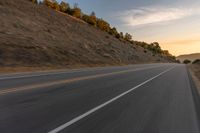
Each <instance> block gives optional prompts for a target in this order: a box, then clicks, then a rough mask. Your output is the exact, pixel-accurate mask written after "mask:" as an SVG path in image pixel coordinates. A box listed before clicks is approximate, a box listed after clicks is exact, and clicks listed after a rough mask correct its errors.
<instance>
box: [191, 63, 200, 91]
mask: <svg viewBox="0 0 200 133" xmlns="http://www.w3.org/2000/svg"><path fill="white" fill-rule="evenodd" d="M188 67H189V70H190V73H191V75H192V77H193V80H194V82H195V83H196V86H197V88H198V91H199V94H200V63H199V64H191V65H189V66H188Z"/></svg>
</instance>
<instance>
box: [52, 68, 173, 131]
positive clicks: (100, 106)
mask: <svg viewBox="0 0 200 133" xmlns="http://www.w3.org/2000/svg"><path fill="white" fill-rule="evenodd" d="M173 68H175V66H174V67H172V68H169V69H167V70H165V71H163V72H161V73H160V74H158V75H156V76H154V77H152V78H150V79H148V80H146V81H144V82H143V83H141V84H139V85H137V86H135V87H133V88H132V89H130V90H128V91H126V92H124V93H122V94H120V95H118V96H116V97H114V98H112V99H110V100H109V101H107V102H105V103H103V104H101V105H99V106H97V107H95V108H93V109H91V110H89V111H87V112H86V113H84V114H82V115H80V116H78V117H76V118H74V119H72V120H70V121H69V122H67V123H65V124H63V125H61V126H59V127H57V128H55V129H53V130H51V131H49V132H48V133H58V132H60V131H61V130H63V129H65V128H67V127H69V126H70V125H72V124H74V123H76V122H77V121H79V120H81V119H83V118H84V117H86V116H88V115H90V114H92V113H94V112H95V111H97V110H99V109H101V108H103V107H105V106H106V105H108V104H110V103H112V102H114V101H116V100H117V99H119V98H121V97H123V96H124V95H126V94H128V93H130V92H131V91H133V90H135V89H137V88H139V87H141V86H143V85H144V84H146V83H148V82H150V81H152V80H154V79H155V78H157V77H159V76H161V75H163V74H165V73H166V72H168V71H170V70H172V69H173Z"/></svg>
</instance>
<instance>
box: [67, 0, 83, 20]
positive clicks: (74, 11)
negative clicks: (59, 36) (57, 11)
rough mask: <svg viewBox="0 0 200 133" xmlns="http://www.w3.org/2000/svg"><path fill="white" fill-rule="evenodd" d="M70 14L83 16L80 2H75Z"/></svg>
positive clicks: (77, 16)
mask: <svg viewBox="0 0 200 133" xmlns="http://www.w3.org/2000/svg"><path fill="white" fill-rule="evenodd" d="M69 14H70V15H72V16H74V17H76V18H81V16H82V12H81V9H80V8H79V7H78V4H76V3H75V4H74V8H73V9H71V10H70V12H69Z"/></svg>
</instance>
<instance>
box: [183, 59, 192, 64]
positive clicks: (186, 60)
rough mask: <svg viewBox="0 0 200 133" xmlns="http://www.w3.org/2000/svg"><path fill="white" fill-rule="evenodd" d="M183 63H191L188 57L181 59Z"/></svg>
mask: <svg viewBox="0 0 200 133" xmlns="http://www.w3.org/2000/svg"><path fill="white" fill-rule="evenodd" d="M183 63H184V64H190V63H191V61H190V60H188V59H185V60H184V61H183Z"/></svg>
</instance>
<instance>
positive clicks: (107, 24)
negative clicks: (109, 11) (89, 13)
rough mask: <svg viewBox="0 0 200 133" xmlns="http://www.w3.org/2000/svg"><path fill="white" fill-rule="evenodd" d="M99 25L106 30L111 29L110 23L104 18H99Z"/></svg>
mask: <svg viewBox="0 0 200 133" xmlns="http://www.w3.org/2000/svg"><path fill="white" fill-rule="evenodd" d="M97 27H98V28H99V29H101V30H103V31H106V32H109V30H110V24H109V23H107V22H106V21H105V20H103V19H97Z"/></svg>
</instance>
